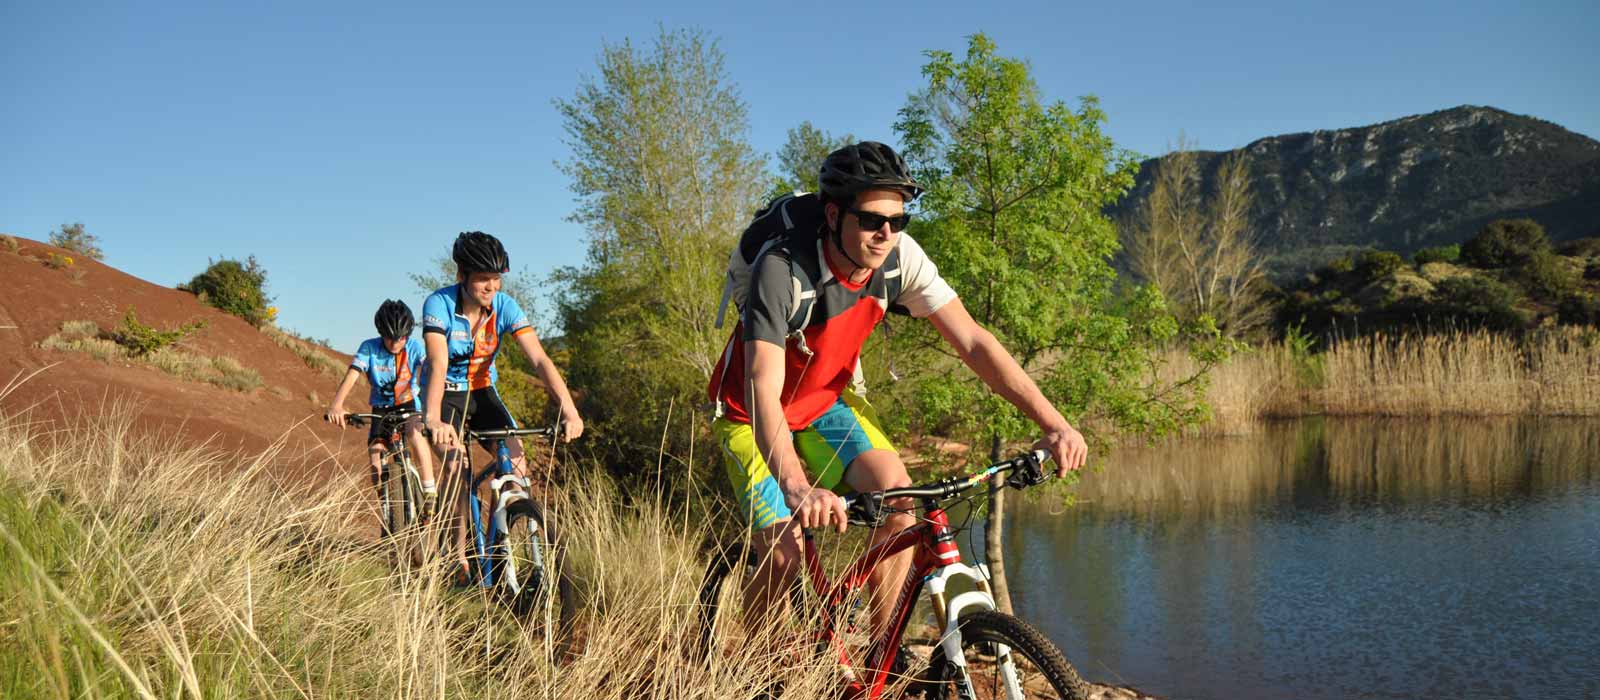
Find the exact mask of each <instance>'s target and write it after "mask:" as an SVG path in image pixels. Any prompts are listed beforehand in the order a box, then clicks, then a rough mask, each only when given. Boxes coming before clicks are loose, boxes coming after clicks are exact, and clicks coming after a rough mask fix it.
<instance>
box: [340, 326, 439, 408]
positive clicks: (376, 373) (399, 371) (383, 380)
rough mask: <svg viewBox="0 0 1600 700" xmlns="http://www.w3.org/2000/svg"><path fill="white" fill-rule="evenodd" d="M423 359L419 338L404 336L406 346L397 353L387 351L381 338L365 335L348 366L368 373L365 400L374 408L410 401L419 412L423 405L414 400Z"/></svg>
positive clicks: (408, 402)
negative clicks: (367, 388)
mask: <svg viewBox="0 0 1600 700" xmlns="http://www.w3.org/2000/svg"><path fill="white" fill-rule="evenodd" d="M426 359H427V352H426V351H425V350H423V347H422V341H420V340H417V339H416V338H407V339H406V346H405V347H403V348H401V349H400V352H399V353H391V352H389V349H388V348H385V347H384V346H383V339H382V338H368V339H367V340H365V341H364V342H362V343H361V347H360V348H359V349H357V350H356V356H355V359H353V360H351V361H350V366H351V367H354V368H355V369H356V370H358V371H360V372H363V373H365V374H366V375H367V383H368V384H370V385H372V394H371V395H370V396H369V397H368V401H370V402H371V403H372V407H373V408H388V407H390V406H394V405H395V404H397V403H398V404H410V405H411V407H412V408H414V409H416V410H419V411H420V410H422V404H420V403H418V402H417V395H418V393H419V392H418V391H417V377H418V375H420V374H421V373H422V368H423V367H424V366H425V365H424V362H425V361H426Z"/></svg>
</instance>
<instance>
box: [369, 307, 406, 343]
mask: <svg viewBox="0 0 1600 700" xmlns="http://www.w3.org/2000/svg"><path fill="white" fill-rule="evenodd" d="M416 320H417V319H416V317H414V316H412V315H411V307H409V306H406V303H405V302H403V301H400V300H399V299H385V300H384V302H383V303H382V304H380V305H378V313H375V314H373V315H372V325H374V326H377V327H378V335H379V336H382V337H383V338H384V339H387V340H394V339H395V338H404V337H406V336H409V335H411V327H412V325H413V324H415V323H416Z"/></svg>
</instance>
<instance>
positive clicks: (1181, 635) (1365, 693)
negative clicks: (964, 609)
mask: <svg viewBox="0 0 1600 700" xmlns="http://www.w3.org/2000/svg"><path fill="white" fill-rule="evenodd" d="M1110 463H1111V464H1112V465H1113V466H1112V467H1111V468H1108V469H1106V470H1105V471H1103V472H1102V473H1099V474H1093V475H1090V476H1088V477H1086V478H1085V479H1084V480H1083V482H1082V483H1081V484H1080V485H1079V486H1078V488H1077V493H1078V501H1079V502H1078V505H1077V506H1076V507H1074V508H1072V509H1070V510H1067V511H1065V512H1062V511H1061V508H1060V506H1059V504H1056V503H1051V502H1040V501H1036V502H1033V503H1025V504H1019V506H1018V508H1017V509H1016V510H1015V511H1014V520H1013V527H1011V528H1010V529H1009V530H1008V533H1007V538H1006V547H1007V554H1008V557H1009V562H1010V565H1011V570H1012V576H1013V588H1014V589H1015V590H1016V591H1018V594H1017V595H1018V598H1019V600H1018V601H1017V605H1018V608H1019V611H1020V612H1022V613H1023V614H1025V615H1027V616H1028V617H1030V618H1031V619H1034V620H1036V621H1038V622H1040V623H1041V626H1042V627H1045V628H1046V631H1047V633H1049V634H1050V635H1051V636H1052V637H1054V638H1056V639H1057V641H1058V642H1060V643H1061V644H1062V645H1063V646H1064V647H1065V648H1067V650H1068V653H1069V655H1071V656H1073V657H1074V658H1075V660H1076V661H1078V662H1079V664H1080V665H1081V666H1082V667H1083V670H1084V672H1085V673H1086V674H1087V675H1089V676H1091V677H1093V678H1097V679H1101V680H1121V681H1122V682H1125V683H1130V684H1133V685H1136V686H1140V687H1143V688H1145V689H1146V690H1148V691H1151V692H1156V693H1158V694H1161V695H1166V696H1171V697H1198V698H1232V697H1261V698H1276V697H1305V698H1316V697H1326V698H1345V697H1414V696H1419V695H1423V696H1425V695H1447V696H1451V697H1536V696H1543V697H1585V694H1588V696H1589V697H1594V696H1596V694H1600V685H1597V684H1600V660H1597V659H1596V658H1595V655H1594V653H1593V652H1594V651H1595V650H1596V649H1600V581H1597V578H1596V575H1595V572H1597V571H1600V422H1596V421H1591V420H1582V421H1578V420H1550V419H1544V420H1527V419H1524V420H1496V421H1488V420H1426V421H1400V420H1383V421H1376V420H1367V421H1360V420H1340V421H1331V420H1330V421H1321V420H1317V421H1306V422H1302V423H1296V424H1286V425H1279V426H1275V427H1273V428H1271V429H1269V430H1267V431H1265V432H1264V433H1263V434H1261V435H1258V436H1256V437H1253V438H1250V439H1227V440H1216V441H1207V442H1194V443H1185V444H1182V445H1176V446H1166V447H1158V448H1139V449H1129V450H1124V451H1121V452H1119V453H1118V454H1116V455H1115V456H1114V457H1113V459H1112V460H1110Z"/></svg>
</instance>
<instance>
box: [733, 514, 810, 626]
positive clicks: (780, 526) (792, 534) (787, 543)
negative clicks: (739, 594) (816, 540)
mask: <svg viewBox="0 0 1600 700" xmlns="http://www.w3.org/2000/svg"><path fill="white" fill-rule="evenodd" d="M750 552H751V553H752V554H754V555H755V557H756V562H757V564H756V571H755V575H753V576H751V577H750V580H749V581H746V582H745V584H744V603H745V605H744V626H745V630H746V632H747V633H748V634H749V635H750V636H752V637H754V636H757V635H759V634H761V633H763V632H765V631H768V630H771V629H774V628H775V626H776V624H777V623H779V622H781V621H782V620H784V619H785V618H786V617H787V612H788V611H787V610H786V607H787V603H788V596H787V595H785V594H786V593H787V592H788V590H789V587H790V586H792V585H794V579H795V576H797V575H798V574H799V573H800V570H801V568H802V563H801V549H800V527H799V525H798V524H797V523H795V522H794V521H793V520H790V519H789V518H784V519H783V520H780V521H778V522H777V523H775V524H773V525H769V526H767V527H764V528H761V529H760V530H756V531H754V532H751V533H750ZM733 564H734V566H738V565H739V564H740V563H739V562H733Z"/></svg>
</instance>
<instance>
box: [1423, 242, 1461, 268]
mask: <svg viewBox="0 0 1600 700" xmlns="http://www.w3.org/2000/svg"><path fill="white" fill-rule="evenodd" d="M1460 259H1461V246H1460V245H1456V244H1452V245H1441V246H1435V247H1432V248H1423V249H1422V250H1419V251H1417V252H1416V253H1415V254H1413V255H1412V256H1411V261H1412V262H1415V263H1416V264H1417V265H1426V264H1428V263H1435V262H1443V263H1453V262H1455V261H1457V260H1460Z"/></svg>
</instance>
